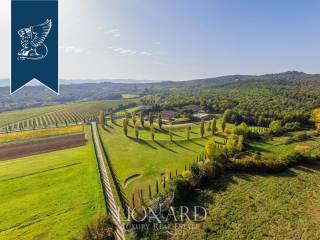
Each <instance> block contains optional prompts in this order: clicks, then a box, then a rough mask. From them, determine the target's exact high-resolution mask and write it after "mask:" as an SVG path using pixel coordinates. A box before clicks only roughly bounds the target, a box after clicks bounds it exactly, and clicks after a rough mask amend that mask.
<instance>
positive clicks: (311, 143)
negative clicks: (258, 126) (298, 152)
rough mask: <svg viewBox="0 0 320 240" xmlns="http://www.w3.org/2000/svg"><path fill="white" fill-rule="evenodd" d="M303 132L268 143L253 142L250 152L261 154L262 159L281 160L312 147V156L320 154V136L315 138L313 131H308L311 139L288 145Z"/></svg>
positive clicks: (276, 138) (268, 141) (270, 140)
mask: <svg viewBox="0 0 320 240" xmlns="http://www.w3.org/2000/svg"><path fill="white" fill-rule="evenodd" d="M301 133H302V132H295V133H291V134H290V135H291V136H282V137H273V138H272V139H268V140H266V141H259V142H253V143H251V144H250V146H251V147H250V150H251V151H255V152H260V153H261V156H262V157H266V158H279V157H284V156H286V155H288V154H289V153H292V152H294V151H295V149H296V148H297V147H298V148H299V147H304V146H308V147H310V150H311V154H312V155H319V154H320V136H313V135H312V133H313V131H307V132H306V134H308V135H309V139H307V140H304V141H293V142H290V143H288V140H290V139H291V138H293V137H294V136H296V135H297V134H301Z"/></svg>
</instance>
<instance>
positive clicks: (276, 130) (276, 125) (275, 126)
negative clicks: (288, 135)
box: [269, 120, 284, 136]
mask: <svg viewBox="0 0 320 240" xmlns="http://www.w3.org/2000/svg"><path fill="white" fill-rule="evenodd" d="M269 131H270V133H271V134H273V135H275V136H279V135H281V134H282V133H283V132H284V131H283V128H282V125H281V121H279V120H277V121H272V122H271V123H270V126H269Z"/></svg>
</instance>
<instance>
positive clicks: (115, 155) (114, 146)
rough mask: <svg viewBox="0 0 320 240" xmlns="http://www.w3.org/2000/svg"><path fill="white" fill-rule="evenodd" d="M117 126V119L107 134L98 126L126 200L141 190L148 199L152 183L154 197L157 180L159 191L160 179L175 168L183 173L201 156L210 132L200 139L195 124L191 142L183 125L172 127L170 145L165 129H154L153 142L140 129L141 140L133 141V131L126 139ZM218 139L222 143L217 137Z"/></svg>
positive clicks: (146, 133) (147, 131)
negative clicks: (157, 181)
mask: <svg viewBox="0 0 320 240" xmlns="http://www.w3.org/2000/svg"><path fill="white" fill-rule="evenodd" d="M120 124H121V121H120V120H119V121H118V123H117V125H115V124H112V125H111V126H110V125H109V127H108V128H107V131H105V130H103V129H102V127H101V126H100V133H101V137H102V139H103V143H104V144H105V146H106V148H107V151H108V155H109V157H110V160H111V162H112V164H113V168H114V169H115V171H116V174H117V176H118V178H119V183H120V184H121V185H122V187H123V189H124V192H125V194H126V196H127V199H128V200H129V201H131V198H132V194H133V193H139V192H140V190H143V192H144V196H145V199H148V186H149V184H151V187H152V194H154V193H155V183H156V180H159V189H160V190H161V189H163V188H162V184H161V181H160V180H161V176H163V175H166V177H167V178H168V177H169V173H170V172H171V174H172V176H174V175H175V171H176V169H177V170H178V173H179V174H180V173H181V172H182V171H184V169H185V166H186V165H187V166H188V165H189V164H190V163H192V162H193V161H195V160H196V158H197V156H198V155H199V154H200V153H203V151H204V145H205V143H206V141H208V139H209V136H208V135H209V133H207V136H206V137H204V138H201V136H200V134H199V133H198V132H199V126H197V125H194V126H193V128H194V129H193V131H194V133H192V136H191V137H192V139H191V141H187V140H186V129H185V128H186V126H184V127H183V128H182V127H175V130H174V137H173V140H174V141H173V142H170V138H169V135H168V132H167V131H166V130H165V131H160V130H159V129H157V130H156V134H155V140H156V141H154V142H153V141H152V140H151V135H150V131H149V128H148V127H147V128H146V129H142V128H141V129H140V130H139V133H140V137H139V138H140V140H136V139H135V131H134V128H133V127H129V135H128V137H126V136H125V135H124V133H123V129H122V126H120ZM146 126H148V123H146ZM164 128H165V129H166V128H167V127H164ZM217 140H220V141H222V139H220V138H219V137H217ZM133 175H136V176H134V177H132V179H131V180H129V181H128V182H127V183H126V184H125V182H126V179H127V178H129V177H130V176H133ZM137 196H138V195H137Z"/></svg>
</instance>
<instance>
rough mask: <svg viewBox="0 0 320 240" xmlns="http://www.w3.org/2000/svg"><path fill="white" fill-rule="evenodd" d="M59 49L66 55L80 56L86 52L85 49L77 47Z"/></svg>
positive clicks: (61, 47)
mask: <svg viewBox="0 0 320 240" xmlns="http://www.w3.org/2000/svg"><path fill="white" fill-rule="evenodd" d="M59 48H60V49H62V50H63V51H64V52H65V53H74V54H80V53H83V52H84V51H85V49H84V48H79V47H75V46H59Z"/></svg>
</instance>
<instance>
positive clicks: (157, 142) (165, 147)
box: [154, 141, 178, 153]
mask: <svg viewBox="0 0 320 240" xmlns="http://www.w3.org/2000/svg"><path fill="white" fill-rule="evenodd" d="M154 142H155V143H156V144H157V145H159V146H160V147H162V148H164V149H166V150H168V151H170V152H173V153H178V152H176V151H175V150H173V149H171V148H169V147H167V146H165V145H164V144H162V143H160V142H159V141H154Z"/></svg>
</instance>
